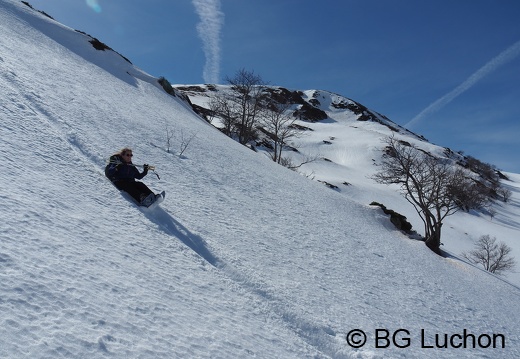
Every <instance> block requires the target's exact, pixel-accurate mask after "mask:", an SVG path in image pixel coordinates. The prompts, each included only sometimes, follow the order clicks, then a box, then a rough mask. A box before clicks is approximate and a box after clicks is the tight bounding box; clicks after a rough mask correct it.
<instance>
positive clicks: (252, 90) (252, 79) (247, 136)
mask: <svg viewBox="0 0 520 359" xmlns="http://www.w3.org/2000/svg"><path fill="white" fill-rule="evenodd" d="M226 82H227V83H228V84H229V85H231V95H230V96H229V97H228V98H227V101H228V102H229V105H228V108H229V109H231V110H232V112H233V116H231V118H233V119H234V120H235V123H234V127H235V129H236V131H237V136H238V142H240V143H241V144H246V143H247V142H249V141H250V140H252V139H253V138H254V137H255V125H256V123H257V121H258V114H259V112H260V111H261V109H262V93H263V90H264V88H265V86H266V83H265V82H264V81H263V80H262V78H261V77H260V76H259V75H256V74H255V73H254V72H253V71H247V70H245V69H241V70H239V71H237V73H236V74H235V76H234V77H232V78H226Z"/></svg>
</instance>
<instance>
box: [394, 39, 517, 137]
mask: <svg viewBox="0 0 520 359" xmlns="http://www.w3.org/2000/svg"><path fill="white" fill-rule="evenodd" d="M519 54H520V41H518V42H516V43H515V44H513V45H512V46H510V47H509V48H507V49H506V50H504V51H503V52H501V53H500V54H498V56H496V57H494V58H493V59H491V61H489V62H488V63H487V64H485V65H484V66H482V67H481V68H480V69H479V70H477V71H476V72H475V73H473V74H472V75H471V76H470V77H468V78H467V79H466V81H464V82H463V83H461V84H460V85H459V86H457V87H456V88H455V89H453V90H452V91H450V92H448V93H447V94H446V95H444V96H442V97H441V98H439V99H438V100H437V101H435V102H433V103H432V104H430V105H429V106H428V107H426V108H425V109H424V110H422V111H421V112H420V113H419V114H418V115H417V116H415V117H414V118H412V119H411V120H410V121H409V122H408V123H407V124H405V125H404V127H406V128H408V129H409V128H410V127H412V126H413V125H415V124H417V123H418V122H419V121H420V120H422V119H423V118H424V117H426V116H427V115H429V114H431V113H433V112H435V111H438V110H440V109H441V108H442V107H444V106H446V105H447V104H448V103H450V102H451V101H453V100H454V99H455V98H456V97H457V96H459V95H460V94H462V93H463V92H465V91H467V90H468V89H470V88H471V87H473V85H475V84H476V83H477V82H478V81H479V80H481V79H482V78H483V77H485V76H486V75H488V74H489V73H491V72H493V71H494V70H496V69H497V68H498V67H500V66H502V65H504V64H505V63H506V62H508V61H511V60H512V59H514V58H515V57H517V56H518V55H519Z"/></svg>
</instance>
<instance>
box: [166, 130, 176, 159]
mask: <svg viewBox="0 0 520 359" xmlns="http://www.w3.org/2000/svg"><path fill="white" fill-rule="evenodd" d="M173 133H174V132H173V129H172V128H171V127H170V126H168V125H166V130H165V134H166V152H168V153H170V149H171V147H172V138H173Z"/></svg>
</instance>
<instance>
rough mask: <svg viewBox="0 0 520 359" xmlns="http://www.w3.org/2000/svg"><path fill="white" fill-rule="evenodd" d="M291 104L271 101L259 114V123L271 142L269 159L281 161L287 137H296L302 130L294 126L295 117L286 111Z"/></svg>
mask: <svg viewBox="0 0 520 359" xmlns="http://www.w3.org/2000/svg"><path fill="white" fill-rule="evenodd" d="M290 107H291V105H290V104H289V103H287V104H279V103H271V104H270V105H269V106H268V107H267V109H266V110H265V111H263V112H262V115H261V121H260V122H261V124H262V126H263V128H264V130H265V132H266V134H267V136H268V137H269V139H270V140H271V141H272V143H273V151H272V152H271V153H270V155H271V159H272V160H273V161H274V162H276V163H282V151H283V148H284V146H285V145H286V143H287V142H288V140H289V139H291V138H294V137H298V136H299V135H300V134H301V133H302V132H303V131H302V130H301V129H299V128H298V127H297V126H294V123H295V121H296V120H297V118H296V117H294V116H293V115H292V113H290V112H288V110H289V108H290Z"/></svg>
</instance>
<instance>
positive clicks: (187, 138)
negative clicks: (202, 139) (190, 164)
mask: <svg viewBox="0 0 520 359" xmlns="http://www.w3.org/2000/svg"><path fill="white" fill-rule="evenodd" d="M195 137H196V135H195V134H194V133H190V134H188V135H186V134H185V133H184V131H183V130H181V140H180V144H179V146H180V149H179V157H182V154H183V153H184V151H186V150H187V149H188V147H189V145H190V143H191V141H193V139H194V138H195Z"/></svg>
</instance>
